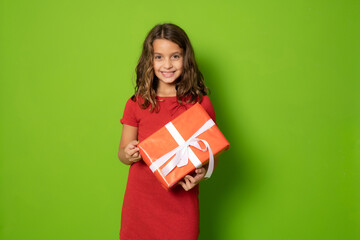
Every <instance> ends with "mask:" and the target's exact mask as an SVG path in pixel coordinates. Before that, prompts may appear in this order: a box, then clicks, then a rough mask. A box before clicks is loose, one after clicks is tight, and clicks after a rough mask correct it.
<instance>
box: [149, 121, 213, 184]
mask: <svg viewBox="0 0 360 240" xmlns="http://www.w3.org/2000/svg"><path fill="white" fill-rule="evenodd" d="M214 125H215V123H214V121H213V120H212V119H209V120H208V121H207V122H206V123H205V124H204V125H203V126H202V127H201V128H200V129H199V130H198V131H196V133H194V134H193V135H192V136H191V137H190V138H189V139H188V140H187V141H185V140H184V139H183V137H182V136H181V135H180V133H179V132H178V130H177V129H176V128H175V126H174V125H173V124H172V122H169V123H168V124H166V125H165V127H166V129H167V130H168V131H169V133H170V134H171V136H172V137H173V138H174V139H175V141H176V142H177V143H178V144H179V146H178V147H176V148H175V149H173V150H172V151H170V152H168V153H166V154H165V155H163V156H162V157H160V158H158V159H157V160H156V161H154V162H153V163H152V164H151V165H150V169H151V171H153V172H155V171H156V170H157V169H158V168H160V167H161V166H162V165H163V164H164V163H165V162H166V161H168V160H169V159H170V158H171V157H172V156H174V155H175V157H174V158H173V159H172V160H171V161H170V162H169V163H168V164H167V165H166V166H165V167H164V168H163V169H162V170H161V173H162V174H163V175H164V176H166V175H168V174H169V173H170V172H171V171H172V170H173V169H174V168H175V167H176V166H177V167H183V166H186V165H187V164H188V162H189V159H190V161H191V162H192V163H193V165H194V166H195V167H196V168H199V167H201V166H202V163H201V161H200V160H199V159H198V157H197V156H196V155H195V153H194V152H193V151H192V149H191V148H190V146H193V147H195V148H197V149H199V150H201V151H203V152H206V151H207V150H208V151H209V168H208V170H207V173H206V175H205V178H209V177H210V176H211V174H212V172H213V170H214V155H213V153H212V151H211V147H210V145H209V143H208V142H207V141H206V140H204V139H199V138H197V137H198V136H199V135H200V134H202V133H203V132H205V131H206V130H208V129H210V128H211V127H212V126H214ZM199 142H202V143H204V145H205V148H201V146H200V144H199Z"/></svg>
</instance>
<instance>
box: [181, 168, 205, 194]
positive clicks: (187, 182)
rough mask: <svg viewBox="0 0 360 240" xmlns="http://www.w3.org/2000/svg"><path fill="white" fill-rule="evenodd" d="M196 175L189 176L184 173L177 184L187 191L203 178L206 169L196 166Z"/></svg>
mask: <svg viewBox="0 0 360 240" xmlns="http://www.w3.org/2000/svg"><path fill="white" fill-rule="evenodd" d="M195 173H196V175H195V176H194V177H193V176H190V175H186V176H185V177H184V181H180V182H179V184H180V185H181V186H182V187H183V188H184V189H185V191H189V190H190V189H192V188H193V187H195V186H196V185H197V184H199V183H200V182H201V181H202V180H204V177H205V174H206V170H205V168H203V167H202V168H198V169H196V170H195Z"/></svg>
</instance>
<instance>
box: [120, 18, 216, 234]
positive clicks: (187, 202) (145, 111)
mask: <svg viewBox="0 0 360 240" xmlns="http://www.w3.org/2000/svg"><path fill="white" fill-rule="evenodd" d="M136 74H137V78H136V87H135V94H134V95H133V96H132V97H131V98H130V99H129V100H128V101H127V103H126V106H125V110H124V115H123V118H122V119H121V123H122V124H123V130H122V135H121V141H120V146H119V153H118V156H119V159H120V160H121V161H122V162H123V163H124V164H126V165H131V166H130V169H129V176H128V182H127V186H126V191H125V196H124V201H123V208H122V214H121V230H120V239H121V240H127V239H131V240H134V239H135V240H136V239H141V240H146V239H151V240H153V239H172V240H176V239H181V240H191V239H197V238H198V235H199V204H198V203H199V200H198V194H199V187H198V184H199V182H200V181H202V180H203V179H204V176H205V173H206V167H207V166H205V167H202V168H199V169H196V170H195V173H194V174H193V175H187V176H185V177H184V179H183V181H180V182H179V185H178V186H176V187H174V188H173V189H171V190H169V191H167V190H165V189H164V188H163V187H162V186H161V184H160V182H158V180H157V179H156V177H155V175H154V174H153V173H152V171H151V170H150V169H149V167H148V166H147V165H146V164H145V163H144V161H142V159H141V155H140V153H139V148H137V144H138V143H139V142H141V141H142V140H144V139H145V138H147V137H148V136H150V135H151V134H152V133H154V132H155V131H157V130H158V129H160V128H161V127H162V126H164V125H165V124H166V123H168V122H169V121H171V120H172V119H174V118H175V117H177V116H178V115H180V114H181V113H182V112H184V111H186V110H187V109H188V108H190V107H191V106H192V105H193V104H195V103H196V102H199V103H200V104H201V105H202V106H203V107H204V108H205V110H206V111H207V112H208V114H209V115H210V117H211V118H212V119H213V120H214V121H215V112H214V109H213V106H212V104H211V102H210V99H209V97H208V96H207V88H206V86H205V84H204V79H203V76H202V74H201V72H200V71H199V69H198V67H197V64H196V61H195V56H194V51H193V48H192V46H191V43H190V40H189V38H188V36H187V35H186V33H185V32H184V31H183V30H182V29H181V28H180V27H178V26H176V25H174V24H161V25H160V24H159V25H156V26H155V27H154V28H153V29H151V31H150V32H149V33H148V35H147V37H146V39H145V41H144V44H143V50H142V54H141V56H140V59H139V62H138V64H137V67H136ZM216 164H217V159H216V158H215V166H216Z"/></svg>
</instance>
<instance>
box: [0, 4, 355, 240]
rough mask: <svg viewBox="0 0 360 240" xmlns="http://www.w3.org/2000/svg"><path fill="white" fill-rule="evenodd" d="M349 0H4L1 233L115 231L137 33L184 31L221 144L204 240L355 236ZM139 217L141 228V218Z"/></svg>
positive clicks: (110, 234) (42, 236)
mask: <svg viewBox="0 0 360 240" xmlns="http://www.w3.org/2000/svg"><path fill="white" fill-rule="evenodd" d="M359 10H360V2H359V1H356V0H353V1H351V0H345V1H340V0H338V1H318V0H303V1H280V0H274V1H264V0H262V1H253V2H251V1H242V0H239V1H235V0H234V1H213V2H211V1H206V0H201V1H187V0H185V1H175V2H174V1H140V0H139V1H132V2H131V1H110V0H107V1H84V0H71V1H70V0H62V1H41V0H33V1H11V0H0V80H1V81H0V84H1V85H0V119H1V120H0V158H1V160H0V239H2V240H18V239H28V240H32V239H34V240H47V239H52V240H58V239H59V240H60V239H61V240H65V239H75V240H81V239H86V240H91V239H94V240H99V239H101V240H103V239H117V238H118V232H119V227H120V213H121V205H122V197H123V194H124V191H125V185H126V180H127V172H128V167H127V166H125V165H123V164H121V163H120V162H119V160H118V159H117V148H118V144H119V141H120V135H121V129H122V127H121V124H120V122H119V120H120V118H121V116H122V113H123V109H124V105H125V102H126V100H127V99H128V98H129V97H130V95H131V94H132V93H133V84H134V83H133V81H132V78H133V77H134V68H135V65H136V62H137V59H138V57H139V54H140V50H141V44H142V42H143V40H144V37H145V36H146V33H147V32H148V31H149V30H150V29H151V27H153V26H154V25H155V24H157V23H164V22H173V23H176V24H178V25H180V26H181V27H182V28H184V30H185V31H186V32H187V33H188V35H189V37H190V39H191V41H192V43H193V46H194V48H195V53H196V57H197V60H198V63H199V66H200V68H201V70H202V72H203V74H204V76H205V79H206V83H207V85H208V86H209V87H210V89H211V90H212V94H211V95H210V97H211V100H212V102H213V104H214V107H215V111H216V114H217V120H218V124H219V127H220V129H221V130H222V131H223V133H224V135H225V136H226V137H227V138H228V140H229V142H230V143H231V148H230V150H229V151H228V152H226V153H224V154H223V156H222V157H221V158H220V163H219V165H218V168H217V170H216V171H215V173H214V175H213V177H212V178H211V179H209V180H207V181H206V182H203V183H201V187H200V188H201V193H200V195H201V196H200V201H201V202H200V204H201V209H200V210H201V237H200V239H217V240H220V239H221V240H223V239H242V240H319V239H324V240H333V239H334V240H335V239H336V240H355V239H360V230H359V229H360V190H359V189H360V188H359V184H360V176H359V172H360V116H359V113H360V104H359V102H360V101H359V95H360V89H359V81H360V74H359V69H360V57H359V56H360V48H359V42H360V34H359V29H360V21H359V20H360V17H359V14H360V11H359ZM139 227H141V226H139Z"/></svg>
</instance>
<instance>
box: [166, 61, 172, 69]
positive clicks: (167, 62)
mask: <svg viewBox="0 0 360 240" xmlns="http://www.w3.org/2000/svg"><path fill="white" fill-rule="evenodd" d="M164 67H165V68H172V62H171V60H170V59H166V60H165V63H164Z"/></svg>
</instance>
